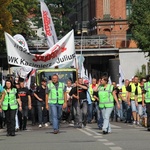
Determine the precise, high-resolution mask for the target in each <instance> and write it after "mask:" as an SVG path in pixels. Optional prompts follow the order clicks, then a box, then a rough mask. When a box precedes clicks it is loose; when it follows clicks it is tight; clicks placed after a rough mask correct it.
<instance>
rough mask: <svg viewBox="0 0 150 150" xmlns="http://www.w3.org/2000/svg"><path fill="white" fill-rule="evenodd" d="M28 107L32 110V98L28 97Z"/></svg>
mask: <svg viewBox="0 0 150 150" xmlns="http://www.w3.org/2000/svg"><path fill="white" fill-rule="evenodd" d="M28 107H29V109H31V96H30V95H28Z"/></svg>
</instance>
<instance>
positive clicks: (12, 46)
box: [5, 30, 75, 68]
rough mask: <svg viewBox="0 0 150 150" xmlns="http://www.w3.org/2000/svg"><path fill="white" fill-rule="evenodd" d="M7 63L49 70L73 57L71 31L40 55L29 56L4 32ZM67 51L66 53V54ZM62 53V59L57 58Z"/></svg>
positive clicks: (29, 54)
mask: <svg viewBox="0 0 150 150" xmlns="http://www.w3.org/2000/svg"><path fill="white" fill-rule="evenodd" d="M5 39H6V47H7V55H8V63H9V64H12V65H17V66H23V67H25V66H30V67H33V68H49V67H51V66H53V65H54V64H57V65H59V64H62V63H65V62H67V61H70V60H72V59H73V58H74V57H75V53H74V51H75V49H74V36H73V30H72V31H70V32H69V33H68V34H67V35H66V36H64V37H63V38H62V39H61V40H60V41H58V42H57V43H56V44H55V45H53V47H51V48H50V49H48V50H47V51H46V52H45V53H43V54H42V55H36V54H31V53H29V52H27V50H26V48H25V47H23V46H22V45H21V44H20V43H18V42H17V41H16V40H15V39H14V38H13V37H12V36H11V35H9V34H8V33H6V32H5ZM66 51H67V52H66ZM61 53H63V54H64V55H62V59H58V58H60V57H59V56H60V55H61ZM56 60H57V62H56Z"/></svg>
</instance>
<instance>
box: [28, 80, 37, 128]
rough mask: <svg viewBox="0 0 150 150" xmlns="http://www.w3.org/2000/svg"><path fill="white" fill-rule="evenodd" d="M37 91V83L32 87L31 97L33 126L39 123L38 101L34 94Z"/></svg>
mask: <svg viewBox="0 0 150 150" xmlns="http://www.w3.org/2000/svg"><path fill="white" fill-rule="evenodd" d="M35 91H36V83H32V84H31V86H30V90H29V92H30V96H31V105H32V108H31V121H32V126H34V125H35V124H36V121H37V100H36V98H35V96H34V93H35Z"/></svg>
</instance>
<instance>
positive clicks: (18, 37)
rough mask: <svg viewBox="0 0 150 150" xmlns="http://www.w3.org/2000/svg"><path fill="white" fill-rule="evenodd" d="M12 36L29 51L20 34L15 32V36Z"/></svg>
mask: <svg viewBox="0 0 150 150" xmlns="http://www.w3.org/2000/svg"><path fill="white" fill-rule="evenodd" d="M13 38H14V39H15V40H17V41H18V42H19V43H20V44H21V45H22V46H23V47H25V48H26V50H27V52H29V48H28V44H27V42H26V40H25V38H24V37H23V36H22V35H21V34H16V35H15V36H13Z"/></svg>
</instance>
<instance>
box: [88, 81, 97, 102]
mask: <svg viewBox="0 0 150 150" xmlns="http://www.w3.org/2000/svg"><path fill="white" fill-rule="evenodd" d="M96 86H97V84H96ZM89 93H90V96H91V99H92V101H95V98H94V97H93V88H92V84H90V86H89Z"/></svg>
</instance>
